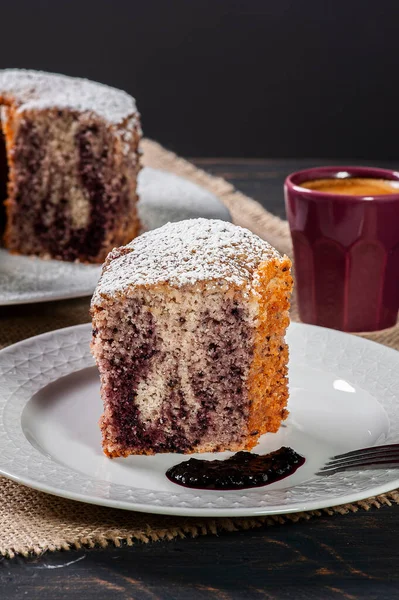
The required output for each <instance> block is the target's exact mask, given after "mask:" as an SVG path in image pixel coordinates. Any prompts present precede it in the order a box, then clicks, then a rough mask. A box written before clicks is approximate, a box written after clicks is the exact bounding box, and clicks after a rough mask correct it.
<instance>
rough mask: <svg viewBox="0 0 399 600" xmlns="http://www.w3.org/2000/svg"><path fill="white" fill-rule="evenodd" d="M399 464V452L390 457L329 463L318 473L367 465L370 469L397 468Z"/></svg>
mask: <svg viewBox="0 0 399 600" xmlns="http://www.w3.org/2000/svg"><path fill="white" fill-rule="evenodd" d="M398 466H399V453H398V454H396V455H393V456H390V457H385V458H381V457H370V458H359V459H357V460H349V461H347V462H341V463H337V464H330V463H327V464H326V465H325V466H324V467H322V468H321V469H320V471H319V472H318V475H331V474H333V473H338V472H339V471H348V470H356V469H359V468H364V467H367V468H369V469H375V468H377V469H382V468H385V469H389V468H397V467H398Z"/></svg>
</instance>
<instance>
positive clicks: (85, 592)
mask: <svg viewBox="0 0 399 600" xmlns="http://www.w3.org/2000/svg"><path fill="white" fill-rule="evenodd" d="M194 162H195V163H196V164H197V165H199V166H201V167H202V168H204V169H207V170H208V171H210V172H211V173H214V174H216V175H218V176H220V177H224V178H226V179H228V180H229V181H231V182H232V183H233V184H234V185H235V186H236V187H237V188H239V189H240V190H242V191H243V192H244V193H246V194H248V195H250V196H252V197H253V198H256V199H257V200H258V201H260V202H261V203H262V204H263V205H264V206H265V207H267V208H268V209H269V210H271V211H272V212H274V213H275V214H278V215H280V216H283V214H284V207H283V194H282V184H283V180H284V178H285V176H286V175H287V174H288V173H289V172H291V171H294V170H297V169H300V168H306V167H307V166H312V165H316V164H323V163H324V164H333V163H334V162H335V164H337V161H325V160H324V161H318V160H306V161H299V160H288V159H287V160H227V159H215V160H211V159H203V160H198V159H197V160H195V161H194ZM346 162H347V163H348V161H346ZM351 163H353V164H355V163H356V164H362V163H363V164H364V161H361V162H359V161H351ZM373 164H374V165H375V166H388V167H392V166H394V167H396V166H397V165H396V164H394V163H382V164H381V163H378V161H374V163H373ZM398 539H399V507H397V506H393V507H384V508H381V509H379V510H377V509H372V510H370V511H369V512H365V511H359V512H357V513H356V514H351V515H343V516H333V517H328V516H323V517H320V518H313V519H311V520H309V521H308V522H301V523H297V524H289V525H282V526H274V527H269V528H266V527H265V528H261V529H258V530H250V531H246V532H238V533H225V534H222V535H220V536H218V537H216V536H207V537H200V538H197V539H185V540H176V541H171V542H156V543H150V544H136V545H135V546H133V547H130V548H129V547H121V548H114V547H111V546H110V547H108V548H106V549H95V550H79V551H73V552H56V553H48V554H46V555H44V556H42V557H41V558H31V559H24V558H15V559H13V560H7V559H4V558H3V559H0V561H1V562H0V600H14V599H18V600H20V599H21V598H29V599H30V600H35V599H39V598H40V600H56V599H58V598H62V599H76V598H80V597H81V598H85V600H91V599H93V600H102V599H106V600H108V599H112V600H119V599H122V598H123V599H127V598H130V599H132V600H133V599H134V600H155V599H157V598H162V599H164V598H165V599H170V600H172V599H173V600H174V599H176V600H180V599H184V600H197V599H198V600H199V599H203V598H215V599H220V600H229V599H239V598H240V599H241V598H251V599H252V598H253V599H254V600H256V599H258V598H259V600H261V599H268V600H270V599H274V598H275V599H277V598H278V599H280V598H281V599H283V598H287V599H288V598H290V599H293V600H301V599H313V598H322V599H329V598H331V599H338V598H346V599H347V600H354V599H357V598H359V599H360V598H366V599H370V600H371V599H377V598H378V599H379V600H383V599H388V598H389V599H391V598H399V543H398Z"/></svg>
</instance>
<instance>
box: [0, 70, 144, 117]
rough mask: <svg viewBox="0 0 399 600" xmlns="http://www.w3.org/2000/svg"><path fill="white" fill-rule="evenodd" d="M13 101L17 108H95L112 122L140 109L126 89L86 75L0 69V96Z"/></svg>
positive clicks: (97, 112) (96, 111)
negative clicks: (83, 77) (69, 75)
mask: <svg viewBox="0 0 399 600" xmlns="http://www.w3.org/2000/svg"><path fill="white" fill-rule="evenodd" d="M1 97H3V98H4V99H5V101H6V102H7V101H8V100H9V101H14V102H15V103H16V104H17V105H18V111H19V112H24V111H27V110H35V109H36V110H37V109H39V110H40V109H46V108H59V109H65V108H67V109H71V110H77V111H79V112H86V111H88V112H93V113H96V114H97V115H99V116H101V117H103V118H104V119H106V120H107V121H108V122H109V123H111V124H118V123H121V122H122V121H123V120H125V119H126V118H127V117H129V116H134V115H135V114H136V113H137V108H136V103H135V100H134V98H132V97H131V96H129V94H127V93H126V92H123V91H121V90H117V89H115V88H112V87H109V86H107V85H104V84H102V83H96V82H94V81H89V80H87V79H80V78H76V77H68V76H67V75H58V74H53V73H44V72H42V71H27V70H24V69H6V70H4V71H1V70H0V98H1Z"/></svg>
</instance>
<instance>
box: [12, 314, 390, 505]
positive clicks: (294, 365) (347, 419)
mask: <svg viewBox="0 0 399 600" xmlns="http://www.w3.org/2000/svg"><path fill="white" fill-rule="evenodd" d="M89 340H90V325H89V324H85V325H80V326H76V327H70V328H68V329H61V330H58V331H54V332H51V333H47V334H44V335H41V336H38V337H35V338H31V339H29V340H25V341H23V342H20V343H19V344H15V345H14V346H11V347H9V348H7V349H5V350H3V351H2V352H0V473H2V474H3V475H5V476H6V477H10V478H11V479H14V480H15V481H18V482H20V483H24V484H25V485H28V486H31V487H34V488H36V489H39V490H42V491H44V492H49V493H52V494H56V495H59V496H64V497H66V498H72V499H74V500H81V501H84V502H92V503H94V504H101V505H104V506H113V507H117V508H124V509H130V510H138V511H144V512H153V513H164V514H176V515H193V516H194V515H195V516H239V515H266V514H276V513H287V512H296V511H302V510H309V509H318V508H323V507H327V506H333V505H337V504H341V503H345V502H353V501H355V500H360V499H362V498H366V497H368V496H372V495H376V494H381V493H383V492H387V491H389V490H392V489H394V488H396V487H399V471H398V470H393V469H391V470H381V471H363V472H350V473H349V472H348V473H343V474H337V475H333V476H331V477H318V476H316V475H315V473H316V471H317V470H318V469H319V467H320V466H321V465H322V464H323V463H324V461H325V460H326V458H327V457H328V456H331V455H333V454H337V453H338V452H345V451H348V450H353V449H355V448H358V447H361V446H369V445H373V444H377V443H378V444H381V443H393V442H398V441H399V397H398V390H399V353H398V352H396V351H394V350H391V349H389V348H387V347H385V346H381V345H379V344H375V343H373V342H369V341H367V340H364V339H362V338H358V337H356V336H351V335H348V334H344V333H340V332H337V331H333V330H329V329H322V328H318V327H312V326H310V325H301V324H292V325H291V326H290V328H289V332H288V341H289V344H290V352H291V363H290V394H291V395H290V403H289V408H290V411H291V414H290V417H289V418H288V420H287V422H286V426H285V427H282V428H281V429H280V431H279V432H278V433H277V434H267V435H265V436H263V437H262V439H261V442H260V444H259V446H258V447H257V448H255V449H254V451H255V452H268V451H270V450H272V449H276V448H279V447H280V446H282V445H287V446H291V447H292V448H294V449H295V450H296V451H298V452H299V453H301V454H303V455H304V456H305V457H306V463H305V465H304V466H303V467H301V468H300V469H298V471H297V472H296V473H295V474H294V475H292V476H291V477H289V478H287V479H285V480H282V481H280V482H278V483H275V484H272V485H270V486H266V487H263V488H257V489H252V490H242V491H235V492H232V491H227V492H220V491H200V490H198V491H197V490H188V489H185V488H182V487H180V486H178V485H175V484H173V483H171V482H170V481H168V479H167V478H166V477H165V471H166V469H167V468H168V467H170V466H171V465H174V464H176V463H178V462H180V461H181V460H182V459H184V458H185V457H184V456H182V455H176V454H164V455H156V456H131V457H128V458H125V459H114V460H110V459H108V458H106V457H105V456H104V455H103V454H102V451H101V446H100V432H99V428H98V425H97V422H98V418H99V416H100V413H101V409H102V407H101V401H100V396H99V379H98V375H97V370H96V368H95V367H94V366H93V359H92V357H91V355H90V351H89ZM228 455H229V453H224V454H223V455H221V454H219V455H218V456H219V457H220V456H228ZM203 456H207V457H209V458H215V456H216V455H203Z"/></svg>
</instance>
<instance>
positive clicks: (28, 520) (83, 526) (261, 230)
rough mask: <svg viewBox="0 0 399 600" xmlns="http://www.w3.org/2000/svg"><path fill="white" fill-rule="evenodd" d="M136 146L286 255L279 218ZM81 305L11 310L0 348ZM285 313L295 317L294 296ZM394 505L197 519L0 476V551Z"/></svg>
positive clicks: (138, 538)
mask: <svg viewBox="0 0 399 600" xmlns="http://www.w3.org/2000/svg"><path fill="white" fill-rule="evenodd" d="M142 149H143V163H144V164H145V165H147V166H151V167H153V168H157V169H163V170H166V171H171V172H173V173H176V174H178V175H180V176H182V177H186V178H187V179H190V180H191V181H193V182H194V183H197V184H199V185H201V186H202V187H204V188H206V189H208V190H209V191H211V192H213V193H214V194H215V195H217V196H218V197H219V198H220V199H221V200H222V202H223V203H224V204H225V205H226V206H227V207H228V208H229V210H230V212H231V214H232V217H233V221H234V222H235V223H237V224H239V225H242V226H243V227H248V229H251V230H252V231H254V232H255V233H257V234H258V235H259V236H260V237H262V238H265V239H267V240H268V241H269V242H270V243H272V244H273V245H274V246H275V247H277V248H278V249H279V250H280V252H284V253H286V254H288V255H291V251H292V247H291V240H290V235H289V229H288V225H287V223H286V222H285V221H283V220H281V219H279V218H278V217H275V216H273V215H271V214H270V213H268V212H267V211H266V210H264V209H263V208H262V206H261V205H260V204H258V203H257V202H255V201H254V200H252V199H251V198H248V197H247V196H245V195H244V194H241V193H240V192H237V191H235V190H234V188H233V186H232V185H230V184H229V183H228V182H226V181H224V180H223V179H220V178H216V177H213V176H211V175H209V174H207V173H205V172H204V171H202V170H200V169H197V168H196V167H194V166H193V165H192V164H190V163H189V162H187V161H185V160H183V159H181V158H179V157H177V156H176V155H175V154H173V153H171V152H168V151H166V150H165V149H164V148H162V147H161V146H160V145H159V144H157V143H155V142H152V141H149V140H144V141H143V143H142ZM88 304H89V302H88V299H87V298H86V299H78V300H76V299H75V300H69V301H63V302H58V303H49V304H41V305H37V306H35V309H34V310H32V311H31V312H32V316H31V318H29V317H27V313H26V310H25V309H24V308H23V307H22V308H21V307H10V308H9V309H7V310H5V311H3V312H2V314H1V315H0V317H1V322H0V325H1V330H0V347H1V346H2V345H3V346H5V345H8V344H10V343H14V342H16V341H18V340H19V339H24V338H26V337H29V336H30V335H36V334H39V333H42V332H43V331H48V330H50V329H56V328H59V327H67V326H69V325H75V324H78V323H83V322H87V321H88ZM291 316H292V318H293V319H294V320H297V310H296V302H295V299H294V301H293V307H292V315H291ZM367 337H368V338H370V339H373V340H375V341H379V342H382V343H384V344H387V345H389V346H392V347H394V348H399V329H398V326H397V327H394V328H392V329H391V330H389V331H385V332H376V333H373V334H367ZM393 504H399V492H398V491H396V490H395V491H393V492H390V493H387V494H383V495H381V496H376V497H373V498H368V499H366V500H363V501H360V502H355V503H353V504H345V505H341V506H336V507H333V508H328V509H323V510H317V511H308V512H301V513H293V514H287V515H275V516H267V517H255V518H234V519H231V518H218V519H209V518H208V519H204V518H201V519H199V518H184V517H169V516H161V515H151V514H144V513H137V512H128V511H120V510H115V509H109V508H104V507H100V506H93V505H89V504H83V503H79V502H74V501H70V500H65V499H63V498H58V497H55V496H50V495H48V494H43V493H42V492H38V491H35V490H32V489H30V488H27V487H25V486H22V485H19V484H17V483H14V482H12V481H10V480H8V479H5V478H0V554H1V555H3V556H6V557H10V558H12V557H14V556H15V555H17V554H20V555H23V556H28V555H31V554H33V555H40V554H42V553H44V552H46V551H55V550H69V549H79V548H82V547H84V548H93V547H106V546H107V545H108V544H110V543H111V544H114V545H115V546H120V545H122V544H127V545H132V544H133V543H135V542H142V543H147V542H150V541H159V540H172V539H174V538H184V537H197V536H200V535H207V534H214V535H216V534H218V533H220V532H222V531H226V532H228V531H231V532H233V531H240V530H246V529H252V528H258V527H262V526H275V525H284V524H290V523H291V524H294V523H297V522H300V521H308V520H310V519H312V518H314V517H320V516H323V515H334V514H341V515H344V514H348V513H354V512H357V511H358V510H370V509H371V508H380V507H382V506H392V505H393Z"/></svg>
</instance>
